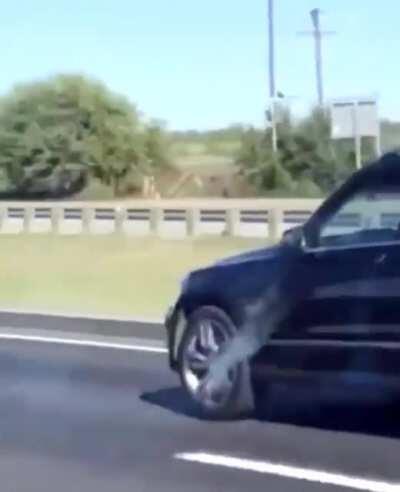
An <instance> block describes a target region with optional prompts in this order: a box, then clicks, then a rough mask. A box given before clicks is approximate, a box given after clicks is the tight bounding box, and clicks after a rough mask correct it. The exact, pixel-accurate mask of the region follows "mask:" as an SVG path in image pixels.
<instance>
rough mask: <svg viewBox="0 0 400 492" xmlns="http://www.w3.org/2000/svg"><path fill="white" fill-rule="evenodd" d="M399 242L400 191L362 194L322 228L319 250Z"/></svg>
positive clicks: (389, 190)
mask: <svg viewBox="0 0 400 492" xmlns="http://www.w3.org/2000/svg"><path fill="white" fill-rule="evenodd" d="M390 241H400V188H398V189H384V190H373V191H362V192H360V193H357V194H355V195H353V196H352V197H350V198H349V199H348V200H347V201H346V202H345V203H344V204H342V206H341V207H340V208H339V209H338V210H336V212H335V213H333V214H332V215H331V216H330V217H328V219H326V220H325V222H323V223H322V224H321V227H320V229H319V234H318V246H320V247H335V246H356V245H365V244H379V243H384V242H390Z"/></svg>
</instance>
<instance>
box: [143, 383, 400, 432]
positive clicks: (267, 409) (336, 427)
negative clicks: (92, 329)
mask: <svg viewBox="0 0 400 492" xmlns="http://www.w3.org/2000/svg"><path fill="white" fill-rule="evenodd" d="M346 391H354V390H349V389H346V390H344V393H343V394H342V395H341V396H342V397H341V398H337V399H336V400H335V401H324V400H317V399H316V398H315V395H314V396H313V397H310V394H309V393H308V392H302V391H301V390H300V391H296V392H293V389H289V388H287V389H286V392H285V390H283V391H282V388H280V389H279V390H278V391H275V392H272V393H271V392H270V393H269V401H268V404H267V402H261V404H260V403H258V404H257V406H256V409H255V411H254V413H253V414H252V415H250V416H246V417H245V418H250V419H251V420H255V421H260V422H265V423H268V422H271V423H277V424H288V425H295V426H299V427H312V428H316V429H320V430H328V431H337V432H349V433H357V434H368V435H376V436H381V437H389V438H395V439H399V438H400V420H399V410H400V406H399V402H398V401H394V400H391V399H383V400H382V401H379V400H378V401H377V400H375V401H368V398H363V397H362V396H363V395H360V398H359V399H357V400H356V401H354V400H355V399H354V393H353V394H352V395H346ZM350 396H351V397H352V398H350ZM141 400H142V401H145V402H146V403H149V404H151V405H156V406H158V407H161V408H163V409H164V410H168V411H170V412H173V413H175V414H177V415H183V416H185V417H189V418H193V419H196V420H199V419H202V418H203V417H202V415H201V413H200V412H199V410H198V409H197V407H196V406H195V405H194V403H193V402H192V401H191V400H190V398H189V397H188V396H187V395H186V394H185V392H184V391H183V389H182V388H180V387H171V388H163V389H160V390H158V391H153V392H148V393H143V394H142V395H141ZM263 403H264V404H263Z"/></svg>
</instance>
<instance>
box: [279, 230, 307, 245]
mask: <svg viewBox="0 0 400 492" xmlns="http://www.w3.org/2000/svg"><path fill="white" fill-rule="evenodd" d="M281 242H282V243H283V244H287V245H288V246H296V247H298V248H300V247H302V246H303V245H304V233H303V227H302V226H296V227H293V228H292V229H288V230H287V231H285V232H284V233H283V237H282V241H281Z"/></svg>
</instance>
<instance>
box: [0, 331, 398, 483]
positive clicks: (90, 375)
mask: <svg viewBox="0 0 400 492" xmlns="http://www.w3.org/2000/svg"><path fill="white" fill-rule="evenodd" d="M6 332H7V329H4V328H3V330H2V331H1V333H2V339H1V341H0V378H1V382H0V417H1V418H0V477H1V478H0V480H1V491H2V492H9V491H10V492H11V491H13V492H14V491H15V492H24V491H29V492H34V491H40V492H48V491H51V492H53V491H57V492H63V491H68V492H70V491H71V490H77V491H79V492H102V491H107V492H110V491H113V492H119V491H129V492H132V491H143V492H144V491H151V492H154V491H159V490H160V491H161V490H162V491H171V492H179V491H182V492H183V491H184V492H188V491H191V492H197V491H220V490H229V491H243V490H251V491H263V492H265V491H282V492H283V491H285V492H286V491H302V492H303V491H314V490H315V491H317V490H323V491H326V492H328V491H337V490H354V489H358V490H373V491H385V492H386V491H388V492H392V491H393V492H394V491H395V490H400V467H399V463H400V461H399V456H400V441H399V440H398V436H399V435H400V433H399V430H400V425H399V420H400V419H399V418H398V415H397V414H395V413H393V412H394V410H393V409H391V408H388V407H387V405H384V406H383V407H379V406H378V407H377V406H376V405H373V406H372V407H371V406H366V404H365V403H359V404H358V405H356V404H355V403H354V402H353V403H351V404H347V403H343V405H342V406H340V405H337V406H336V407H335V409H334V412H332V408H329V407H326V406H325V405H323V403H321V402H318V401H317V400H316V399H315V395H313V394H312V393H310V392H304V391H303V390H302V391H295V390H294V389H293V388H290V389H289V388H282V387H280V388H275V390H274V391H273V394H272V397H271V398H272V399H271V402H272V406H271V411H270V414H269V415H268V416H267V417H265V416H258V417H252V418H249V419H247V420H242V421H239V422H225V423H222V422H219V423H217V422H206V421H201V420H199V418H198V416H197V414H196V412H195V410H194V408H193V406H192V405H191V404H190V402H189V401H188V400H187V399H186V398H185V396H184V395H183V394H182V392H181V390H180V389H179V384H178V380H177V378H176V376H175V375H173V374H171V373H170V372H169V370H168V369H167V360H166V354H165V353H164V352H163V350H162V349H160V346H159V345H155V343H156V342H155V341H153V342H149V343H147V342H145V341H144V340H141V344H140V345H138V344H137V343H136V344H135V343H133V342H132V341H127V340H125V343H128V344H129V347H125V348H124V347H123V346H122V345H121V346H120V347H119V348H118V345H115V347H114V348H111V347H109V346H107V342H106V341H105V342H104V343H100V342H99V343H98V344H97V346H93V345H92V344H91V342H90V340H88V341H87V343H86V342H85V341H84V337H80V338H76V337H75V338H74V340H75V342H74V344H72V345H71V344H68V343H67V344H65V343H54V342H51V343H46V342H45V341H44V340H42V341H41V337H39V336H37V337H36V341H35V342H32V341H29V340H27V338H29V337H30V336H31V335H32V333H31V332H27V331H25V332H23V333H24V334H25V335H24V334H22V335H21V340H9V339H7V335H6V334H5V333H6ZM59 336H63V335H59ZM32 337H33V335H32ZM43 337H44V338H46V334H45V333H44V335H43ZM64 337H65V335H64ZM24 338H25V339H24ZM33 338H35V337H33ZM144 347H147V348H148V350H146V351H145V350H144ZM153 350H154V352H153ZM332 416H334V417H332ZM277 464H280V465H285V466H280V467H277V466H276V465H277ZM321 471H323V472H325V473H323V474H321V473H320V472H321ZM335 484H338V485H335Z"/></svg>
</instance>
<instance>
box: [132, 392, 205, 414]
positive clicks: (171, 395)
mask: <svg viewBox="0 0 400 492" xmlns="http://www.w3.org/2000/svg"><path fill="white" fill-rule="evenodd" d="M140 399H141V400H142V401H144V402H146V403H150V404H151V405H156V406H158V407H161V408H163V409H164V410H169V411H171V412H173V413H176V414H178V415H184V416H185V417H191V418H195V419H200V418H201V413H200V412H199V410H198V408H197V407H196V405H195V404H194V403H193V401H192V400H191V399H190V398H189V397H188V395H187V394H186V393H185V392H184V390H183V389H182V388H181V387H179V386H175V387H173V388H162V389H160V390H157V391H152V392H148V393H143V394H142V395H141V396H140Z"/></svg>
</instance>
